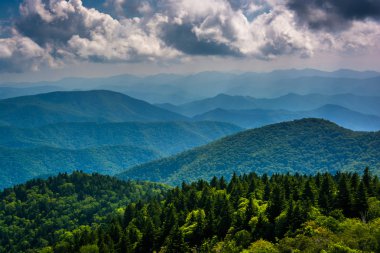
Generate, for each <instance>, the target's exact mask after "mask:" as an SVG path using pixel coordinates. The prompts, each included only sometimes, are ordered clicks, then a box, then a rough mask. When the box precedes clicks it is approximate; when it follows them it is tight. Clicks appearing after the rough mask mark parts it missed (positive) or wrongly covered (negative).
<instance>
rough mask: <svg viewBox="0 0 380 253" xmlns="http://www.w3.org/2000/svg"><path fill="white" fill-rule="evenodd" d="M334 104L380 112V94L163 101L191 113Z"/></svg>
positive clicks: (167, 106)
mask: <svg viewBox="0 0 380 253" xmlns="http://www.w3.org/2000/svg"><path fill="white" fill-rule="evenodd" d="M326 104H334V105H339V106H342V107H346V108H348V109H350V110H353V111H357V112H361V113H364V114H373V115H378V116H380V98H379V97H369V96H358V95H352V94H339V95H321V94H309V95H298V94H294V93H291V94H287V95H284V96H280V97H276V98H253V97H249V96H231V95H226V94H219V95H217V96H215V97H211V98H207V99H202V100H198V101H194V102H190V103H186V104H182V105H177V106H175V105H172V104H159V105H158V106H160V107H161V108H164V109H166V110H170V111H173V112H176V113H180V114H183V115H187V116H195V115H199V114H203V113H206V112H209V111H212V110H215V109H218V108H220V109H225V110H251V109H265V110H289V111H308V110H314V109H317V108H319V107H322V106H324V105H326Z"/></svg>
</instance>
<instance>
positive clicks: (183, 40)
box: [162, 24, 241, 56]
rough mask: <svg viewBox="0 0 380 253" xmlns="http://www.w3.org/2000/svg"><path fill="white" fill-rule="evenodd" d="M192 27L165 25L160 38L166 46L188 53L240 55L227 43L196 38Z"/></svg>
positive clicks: (188, 25)
mask: <svg viewBox="0 0 380 253" xmlns="http://www.w3.org/2000/svg"><path fill="white" fill-rule="evenodd" d="M192 28H193V27H192V26H191V25H190V24H184V25H176V24H172V25H167V26H165V27H164V28H163V36H162V39H163V40H164V42H165V43H166V44H167V45H168V46H171V47H174V48H175V49H177V50H179V51H181V52H183V53H185V54H188V55H224V56H227V55H231V56H240V55H241V54H239V52H236V51H234V50H233V49H231V48H230V47H229V46H227V45H224V44H221V43H216V42H212V41H205V40H200V39H198V37H197V36H196V34H194V32H193V31H192Z"/></svg>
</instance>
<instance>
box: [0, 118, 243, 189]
mask: <svg viewBox="0 0 380 253" xmlns="http://www.w3.org/2000/svg"><path fill="white" fill-rule="evenodd" d="M240 130H241V128H239V127H236V126H234V125H231V124H228V123H218V122H194V123H191V122H156V123H136V122H127V123H104V124H97V123H61V124H55V125H48V126H43V127H40V128H32V129H27V128H26V129H24V128H15V127H0V136H2V138H0V168H3V169H2V170H1V171H0V189H1V188H3V187H8V186H11V185H14V184H16V183H22V182H24V181H25V180H28V179H31V178H33V177H38V176H40V175H45V174H57V173H58V172H69V171H73V170H76V169H80V170H83V171H86V172H99V173H103V174H115V173H118V172H121V171H122V170H123V169H125V168H128V167H131V166H135V165H138V164H141V163H145V162H149V161H152V160H154V159H158V158H161V157H163V156H168V155H173V154H176V153H178V152H181V151H184V150H187V149H190V148H193V147H196V146H200V145H204V144H206V143H208V142H210V141H213V140H216V139H218V138H220V137H223V136H226V135H229V134H232V133H236V132H238V131H240Z"/></svg>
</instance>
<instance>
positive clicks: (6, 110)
mask: <svg viewBox="0 0 380 253" xmlns="http://www.w3.org/2000/svg"><path fill="white" fill-rule="evenodd" d="M181 120H186V117H184V116H182V115H179V114H176V113H173V112H170V111H167V110H165V109H161V108H158V107H156V106H153V105H151V104H149V103H147V102H144V101H142V100H138V99H134V98H132V97H129V96H127V95H124V94H121V93H117V92H113V91H105V90H94V91H70V92H52V93H45V94H39V95H34V96H23V97H16V98H9V99H4V100H0V125H9V126H19V127H38V126H42V125H47V124H54V123H59V122H126V121H139V122H152V121H181Z"/></svg>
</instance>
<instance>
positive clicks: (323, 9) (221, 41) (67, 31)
mask: <svg viewBox="0 0 380 253" xmlns="http://www.w3.org/2000/svg"><path fill="white" fill-rule="evenodd" d="M343 2H345V3H348V4H347V6H345V5H344V4H343ZM357 2H359V1H356V0H347V1H343V0H337V1H332V2H331V3H330V1H325V0H312V1H301V0H288V1H287V2H286V1H285V2H284V1H282V0H105V3H104V6H105V8H114V12H110V13H116V14H115V15H112V16H111V15H110V14H106V13H104V12H102V11H101V10H100V9H94V8H87V7H85V6H83V4H82V1H81V0H24V1H23V3H22V4H21V6H20V17H19V18H18V20H16V22H14V24H13V27H11V28H8V29H5V30H8V31H9V30H13V31H14V32H13V33H10V34H7V35H3V36H0V38H1V37H3V39H1V40H0V49H1V50H0V59H1V62H0V72H1V71H8V72H9V71H22V70H25V69H28V68H29V69H34V70H36V69H38V68H39V67H41V66H51V67H55V66H60V65H62V64H65V63H75V62H81V61H87V62H141V61H156V62H167V61H175V62H177V61H178V60H179V61H181V60H182V59H183V60H188V59H189V58H191V57H192V56H202V57H207V56H221V57H239V58H256V59H262V60H274V59H276V58H277V57H281V56H286V55H296V56H299V57H312V56H313V55H314V53H315V52H316V51H327V52H329V51H331V52H337V51H338V52H348V51H360V50H362V49H363V48H367V49H368V47H376V44H374V43H377V42H378V41H379V37H380V35H379V31H380V25H379V22H377V20H378V18H379V12H378V10H379V8H378V4H377V2H376V1H372V0H362V1H360V2H363V3H364V4H363V5H360V6H359V5H357V4H356V3H357ZM359 7H360V8H359ZM370 7H371V8H370ZM355 8H356V9H357V11H356V12H355V11H354V9H355ZM21 49H22V50H21ZM28 50H30V52H29V51H28ZM26 51H28V52H26ZM9 52H11V53H9ZM13 65H15V66H13ZM16 65H17V66H16Z"/></svg>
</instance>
